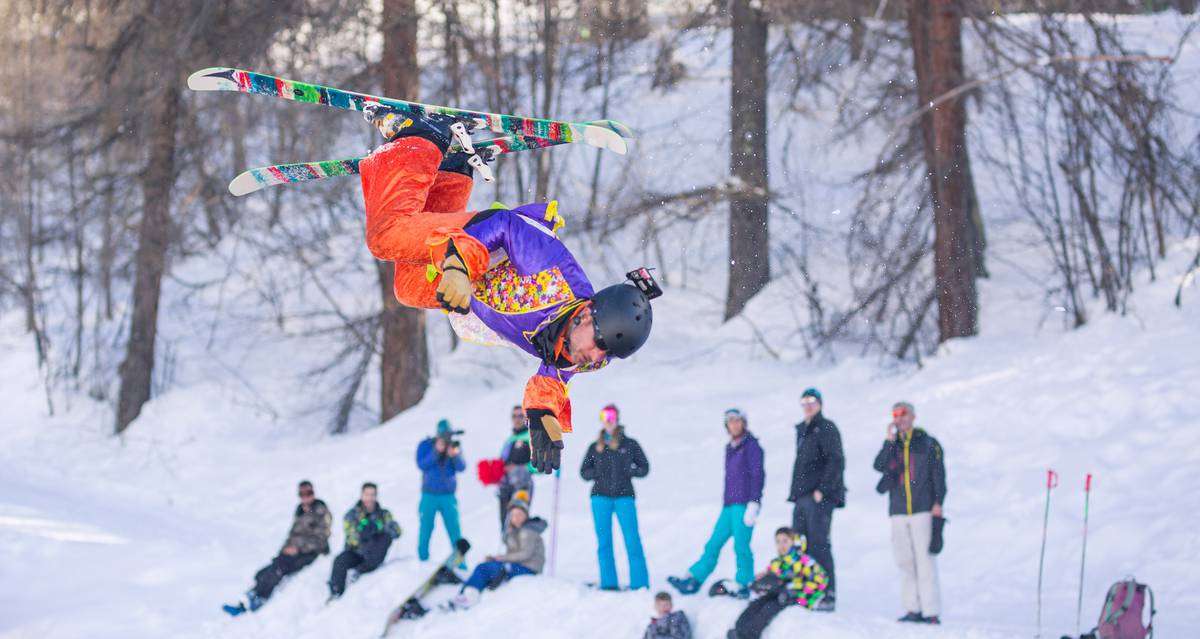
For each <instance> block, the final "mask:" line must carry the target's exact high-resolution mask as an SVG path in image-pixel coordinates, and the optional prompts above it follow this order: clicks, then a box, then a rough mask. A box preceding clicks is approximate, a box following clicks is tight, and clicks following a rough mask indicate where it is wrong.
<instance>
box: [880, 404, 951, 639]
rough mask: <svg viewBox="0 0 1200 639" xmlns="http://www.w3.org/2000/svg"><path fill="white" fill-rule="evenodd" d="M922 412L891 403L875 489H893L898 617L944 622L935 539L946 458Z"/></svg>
mask: <svg viewBox="0 0 1200 639" xmlns="http://www.w3.org/2000/svg"><path fill="white" fill-rule="evenodd" d="M916 419H917V413H916V410H915V409H914V408H913V405H912V404H911V403H909V402H896V404H895V405H894V406H892V421H891V422H890V423H889V424H888V426H887V437H886V439H884V441H883V448H882V449H880V451H879V454H878V455H876V456H875V470H877V471H879V472H881V473H883V476H882V477H881V478H880V480H879V484H878V485H877V486H876V487H875V490H877V491H879V492H880V493H887V494H888V515H889V517H890V519H891V522H892V554H893V555H894V556H895V559H896V565H897V566H899V567H900V573H901V577H902V582H901V589H900V591H901V599H902V602H903V604H904V608H905V610H906V614H905V615H904V616H903V617H900V619H899V621H905V622H917V623H930V624H938V623H940V620H939V617H940V615H941V600H942V596H941V592H940V588H939V586H938V574H937V563H936V561H935V560H934V555H935V552H936V550H940V548H937V547H934V546H933V539H934V537H935V535H936V531H937V529H938V527H939V525H940V523H941V522H942V521H944V520H943V519H942V504H943V503H945V501H946V462H945V459H944V458H945V455H944V454H943V453H942V445H941V444H939V443H938V440H936V439H934V438H933V437H932V436H931V435H930V434H929V433H927V432H925V431H924V430H923V429H920V428H916V427H915V425H916Z"/></svg>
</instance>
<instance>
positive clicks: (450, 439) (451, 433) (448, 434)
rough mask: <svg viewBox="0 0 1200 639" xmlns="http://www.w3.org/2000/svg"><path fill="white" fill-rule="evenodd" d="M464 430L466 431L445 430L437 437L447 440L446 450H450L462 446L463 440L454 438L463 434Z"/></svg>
mask: <svg viewBox="0 0 1200 639" xmlns="http://www.w3.org/2000/svg"><path fill="white" fill-rule="evenodd" d="M463 432H464V431H461V430H444V431H441V432H439V433H438V434H437V438H438V439H440V440H442V441H444V442H446V450H450V449H451V448H462V442H460V441H458V440H457V439H454V438H455V437H457V436H459V435H461V434H463Z"/></svg>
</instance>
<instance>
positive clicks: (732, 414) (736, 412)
mask: <svg viewBox="0 0 1200 639" xmlns="http://www.w3.org/2000/svg"><path fill="white" fill-rule="evenodd" d="M731 419H740V420H742V421H743V422H744V421H746V413H743V412H742V409H740V408H730V409H727V410H726V411H725V423H726V424H728V423H729V420H731Z"/></svg>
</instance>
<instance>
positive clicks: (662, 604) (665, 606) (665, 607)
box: [654, 599, 671, 617]
mask: <svg viewBox="0 0 1200 639" xmlns="http://www.w3.org/2000/svg"><path fill="white" fill-rule="evenodd" d="M654 611H655V612H657V613H658V616H659V617H665V616H666V615H669V614H671V600H670V599H655V600H654Z"/></svg>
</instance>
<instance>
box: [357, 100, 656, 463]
mask: <svg viewBox="0 0 1200 639" xmlns="http://www.w3.org/2000/svg"><path fill="white" fill-rule="evenodd" d="M370 107H371V108H369V109H364V114H365V115H367V116H368V119H369V120H370V121H371V122H372V123H373V124H374V125H375V126H376V127H377V128H378V129H379V130H380V132H381V133H383V134H384V137H385V138H387V140H388V143H387V144H384V145H383V146H382V147H380V148H378V149H376V150H375V152H374V153H372V154H371V155H370V156H369V157H368V158H366V159H364V160H363V161H362V163H361V164H360V165H359V169H360V172H361V177H362V189H363V199H364V201H365V205H366V216H367V220H366V229H367V232H366V240H367V248H368V249H370V251H371V254H372V255H374V256H375V257H376V258H378V259H380V260H387V261H390V262H392V263H393V264H394V266H395V280H394V286H393V289H394V291H395V294H396V299H397V300H398V301H399V302H400V303H401V304H404V305H405V306H410V307H413V308H429V309H432V308H439V307H441V308H443V309H445V310H447V311H452V312H453V313H457V314H460V316H458V317H455V316H454V315H453V314H452V315H451V323H452V324H453V326H454V329H455V331H456V332H457V333H458V334H459V335H460V336H462V337H463V339H464V340H467V341H474V342H478V343H484V344H491V345H494V344H508V345H511V346H515V347H516V348H518V349H520V350H523V351H525V352H526V353H528V354H530V355H532V356H533V357H536V358H537V359H538V360H539V362H540V364H541V365H540V367H539V368H538V370H537V373H536V374H534V376H533V377H531V378H530V380H529V382H528V384H527V385H526V387H525V399H524V402H523V407H524V409H525V411H526V413H527V415H528V417H529V423H530V444H531V446H532V449H533V450H532V452H533V455H532V457H533V459H532V463H533V465H534V467H535V468H537V470H539V471H540V472H543V473H551V472H553V471H554V470H555V469H557V468H558V467H559V465H560V462H561V450H562V446H563V444H562V434H563V433H564V432H570V431H571V404H570V401H569V400H568V399H567V382H568V381H569V380H570V379H571V377H572V376H573V375H575V374H576V373H582V372H587V371H594V370H597V369H599V368H602V367H603V366H605V365H606V364H607V363H608V362H609V360H610V359H611V358H612V357H618V358H625V357H628V356H630V355H632V354H633V353H634V351H636V350H637V349H638V348H640V347H641V346H642V344H644V343H645V341H646V338H647V337H649V335H650V325H651V309H650V300H651V299H653V298H654V297H657V296H658V295H661V294H662V290H661V289H659V288H658V285H657V284H656V283H655V282H654V280H653V278H652V277H651V276H650V272H649V270H647V269H644V268H643V269H638V270H637V271H634V272H632V273H631V274H630V276H629V277H630V279H631V280H632V282H633V285H632V286H630V285H628V284H617V285H614V286H609V287H607V288H605V289H602V290H600V291H595V290H594V289H593V288H592V284H591V282H590V281H588V278H587V275H586V274H584V272H583V268H582V267H581V266H580V265H579V263H578V262H577V261H576V260H575V257H574V256H573V255H571V252H570V251H569V250H567V247H566V246H565V245H563V243H562V241H560V240H559V239H558V236H557V232H558V230H559V228H560V227H561V226H562V225H563V219H562V217H561V216H560V215H559V214H558V212H557V204H556V203H555V202H550V203H548V204H547V203H539V204H527V205H525V206H521V207H518V208H516V209H512V210H509V209H504V208H491V209H489V210H486V211H480V212H470V211H467V210H466V206H467V201H468V199H469V198H470V195H471V188H472V186H473V179H472V170H471V166H470V164H469V161H471V160H472V159H474V161H475V162H476V163H478V162H479V158H478V156H474V155H468V154H467V153H465V152H456V153H452V154H449V155H447V153H448V151H449V148H450V145H451V141H452V139H453V140H455V141H457V142H458V143H459V145H460V146H463V147H464V148H470V147H468V146H467V145H468V144H469V143H470V139H469V137H468V136H467V135H466V133H465V131H464V130H463V129H462V128H461V123H460V122H459V121H458V120H456V119H455V118H452V117H449V116H445V115H441V114H437V113H425V114H420V115H418V114H404V113H399V112H396V111H392V110H390V109H387V108H386V107H381V106H380V105H370ZM464 142H466V143H467V144H464Z"/></svg>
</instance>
